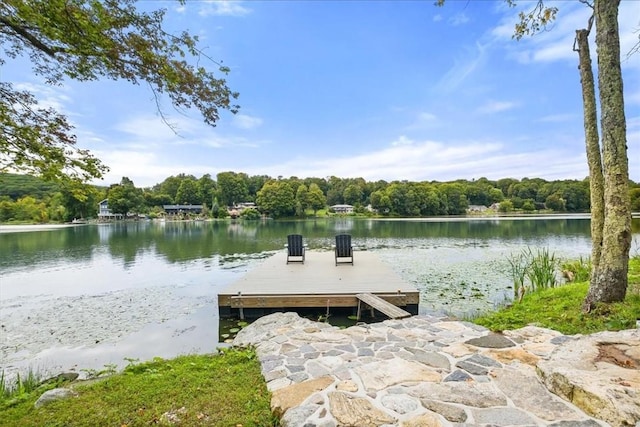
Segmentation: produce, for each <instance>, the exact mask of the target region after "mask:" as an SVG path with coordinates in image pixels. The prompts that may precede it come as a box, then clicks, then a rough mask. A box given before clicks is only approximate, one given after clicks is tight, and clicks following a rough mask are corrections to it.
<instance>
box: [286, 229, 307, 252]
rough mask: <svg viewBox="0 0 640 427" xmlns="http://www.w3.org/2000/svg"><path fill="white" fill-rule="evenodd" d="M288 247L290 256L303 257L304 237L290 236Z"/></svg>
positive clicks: (288, 237) (299, 235)
mask: <svg viewBox="0 0 640 427" xmlns="http://www.w3.org/2000/svg"><path fill="white" fill-rule="evenodd" d="M287 247H288V249H289V256H302V253H303V252H304V245H303V243H302V235H301V234H289V235H288V236H287Z"/></svg>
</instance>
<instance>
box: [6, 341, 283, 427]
mask: <svg viewBox="0 0 640 427" xmlns="http://www.w3.org/2000/svg"><path fill="white" fill-rule="evenodd" d="M71 386H72V387H73V389H74V390H75V391H76V392H77V393H78V396H77V397H74V398H69V399H65V400H62V401H58V402H54V403H51V404H49V405H46V406H44V407H41V408H38V409H36V408H34V403H35V401H36V400H37V398H38V397H39V396H40V395H41V394H42V393H43V392H44V391H46V390H47V389H48V388H53V387H55V385H44V386H42V387H41V388H38V389H36V390H34V391H32V392H29V393H22V394H20V395H19V397H18V398H15V397H14V398H5V399H3V400H2V401H0V425H1V426H18V425H19V426H24V427H29V426H51V427H54V426H69V427H72V426H117V427H122V426H127V427H133V426H149V425H159V426H162V425H180V426H185V427H189V426H221V427H222V426H224V427H228V426H232V427H233V426H238V425H241V426H243V427H250V426H254V427H266V426H277V425H278V423H277V420H276V418H274V416H273V415H272V414H271V410H270V394H269V392H268V391H267V388H266V384H265V382H264V379H263V378H262V375H261V374H260V364H259V362H258V360H257V358H256V356H255V352H254V351H253V350H251V349H228V350H224V351H221V352H220V353H219V354H217V355H188V356H179V357H177V358H175V359H171V360H164V359H154V360H153V361H149V362H145V363H141V364H136V365H130V366H129V367H127V368H125V370H124V371H123V372H121V373H119V374H116V375H112V376H110V377H108V378H104V379H99V380H94V382H88V383H87V384H83V383H82V382H77V383H73V384H72V385H71ZM172 419H173V420H176V419H178V420H179V421H178V422H173V423H172V422H171V420H172Z"/></svg>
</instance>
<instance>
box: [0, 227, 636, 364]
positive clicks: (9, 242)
mask: <svg viewBox="0 0 640 427" xmlns="http://www.w3.org/2000/svg"><path fill="white" fill-rule="evenodd" d="M11 230H12V229H11V228H10V227H7V226H4V227H0V272H1V273H0V324H1V329H2V330H1V332H2V340H1V341H0V369H3V370H5V371H7V372H13V371H16V370H19V369H24V368H25V367H27V366H31V367H37V368H38V369H42V370H52V371H53V370H68V369H75V370H80V371H82V370H83V369H84V370H92V369H99V368H100V367H102V366H104V365H106V364H114V365H118V366H122V364H123V360H124V358H135V359H141V360H146V359H150V358H153V357H155V356H160V357H172V356H175V355H177V354H182V353H189V352H208V351H212V350H214V349H215V348H216V347H217V346H219V345H220V344H219V338H218V327H219V322H218V316H217V300H216V296H217V294H218V292H220V291H222V290H223V289H224V288H225V287H226V286H227V285H229V284H230V283H232V282H233V281H234V280H236V279H237V278H239V277H240V276H241V275H242V274H244V273H246V272H247V271H249V270H250V269H252V268H253V267H255V266H256V265H258V264H259V263H260V262H261V261H262V260H264V259H265V258H267V257H269V256H271V255H273V254H275V253H277V252H278V251H283V250H284V249H283V245H284V243H285V241H286V236H287V234H292V233H297V234H302V235H303V236H304V237H305V241H306V242H307V243H308V245H309V249H311V250H330V248H331V245H332V243H333V240H334V236H335V235H336V234H339V233H349V234H351V235H352V236H353V242H354V244H355V245H356V247H357V248H356V250H367V251H375V252H376V253H377V254H378V255H379V256H380V258H381V259H382V260H383V261H384V262H387V263H389V265H391V267H392V268H393V269H394V270H395V271H396V272H397V274H398V275H399V276H401V277H402V278H403V279H404V280H406V281H407V282H410V283H413V284H414V285H415V286H416V287H417V288H418V289H419V290H420V293H421V302H420V311H421V312H422V313H427V312H446V313H451V314H453V315H459V316H467V315H473V314H476V313H480V312H484V311H487V310H492V309H494V308H496V307H498V306H499V305H500V304H503V303H505V302H506V301H509V300H510V298H511V296H512V293H513V290H512V288H511V286H512V281H511V277H510V274H509V263H508V260H507V259H508V257H509V256H510V255H512V254H517V253H519V252H520V251H522V250H523V249H526V248H532V249H534V250H535V249H536V248H547V249H549V250H550V251H551V252H553V253H554V254H555V255H556V256H557V257H560V258H563V259H577V258H579V257H583V258H584V257H588V256H589V254H590V251H591V247H590V245H591V243H590V238H589V234H590V232H589V219H588V216H551V217H513V218H423V219H397V220H392V219H355V218H338V219H317V220H304V221H272V220H267V221H254V222H251V221H232V220H227V221H212V222H210V221H201V222H155V221H154V222H137V223H117V224H92V225H80V226H72V227H65V228H56V229H52V230H40V231H29V232H10V231H11ZM633 232H634V234H633V239H634V240H633V243H632V247H631V252H632V254H638V253H639V252H640V219H634V220H633ZM356 255H357V254H356ZM85 372H87V371H85Z"/></svg>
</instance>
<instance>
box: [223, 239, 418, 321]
mask: <svg viewBox="0 0 640 427" xmlns="http://www.w3.org/2000/svg"><path fill="white" fill-rule="evenodd" d="M286 262H287V255H286V251H285V250H283V251H282V252H278V253H277V254H275V255H274V256H272V257H270V258H267V259H265V260H264V261H263V262H262V263H261V264H260V265H258V266H256V267H255V268H254V269H252V270H250V271H249V272H247V273H246V274H245V275H244V276H242V277H241V278H239V279H238V280H236V281H235V282H234V283H232V284H231V285H229V286H228V287H227V288H225V289H224V290H223V291H222V292H221V293H220V294H218V306H219V309H220V313H221V316H222V317H225V316H224V315H223V311H229V310H231V311H234V310H235V311H238V310H244V309H271V311H276V309H278V308H286V309H295V308H296V307H325V308H326V307H327V306H329V307H353V308H355V307H357V305H358V299H357V298H356V294H363V293H368V294H373V295H377V296H378V297H381V298H383V299H384V300H386V301H388V302H390V303H392V304H394V305H396V306H401V307H411V309H410V310H409V309H408V310H409V311H414V312H415V313H413V314H417V310H418V303H419V300H420V294H419V291H418V289H417V288H416V287H415V286H413V285H412V284H409V283H406V282H405V281H404V280H402V279H401V278H400V277H399V276H398V275H397V274H396V273H395V272H394V271H393V269H392V268H391V266H390V265H388V264H387V263H385V262H384V261H382V260H381V259H380V257H379V256H378V255H376V254H375V253H374V252H371V251H355V253H354V265H353V266H352V265H350V264H339V265H337V266H336V265H335V259H334V255H333V252H332V251H307V254H306V259H305V263H304V264H300V263H298V264H287V263H286Z"/></svg>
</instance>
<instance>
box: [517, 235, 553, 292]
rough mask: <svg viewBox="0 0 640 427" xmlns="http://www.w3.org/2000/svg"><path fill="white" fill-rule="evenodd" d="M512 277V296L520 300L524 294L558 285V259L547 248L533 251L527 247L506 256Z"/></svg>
mask: <svg viewBox="0 0 640 427" xmlns="http://www.w3.org/2000/svg"><path fill="white" fill-rule="evenodd" d="M508 262H509V266H510V268H511V278H512V279H513V291H514V297H515V298H516V299H517V300H518V301H522V298H523V297H524V294H525V293H527V292H535V291H537V290H540V289H548V288H553V287H555V286H557V285H558V280H557V269H558V266H559V260H558V259H557V258H556V256H555V255H554V254H553V253H552V252H550V251H549V249H548V248H538V249H536V250H535V251H533V250H532V249H531V248H530V247H527V248H525V249H523V250H522V251H520V253H518V254H512V255H511V256H510V257H509V258H508Z"/></svg>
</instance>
